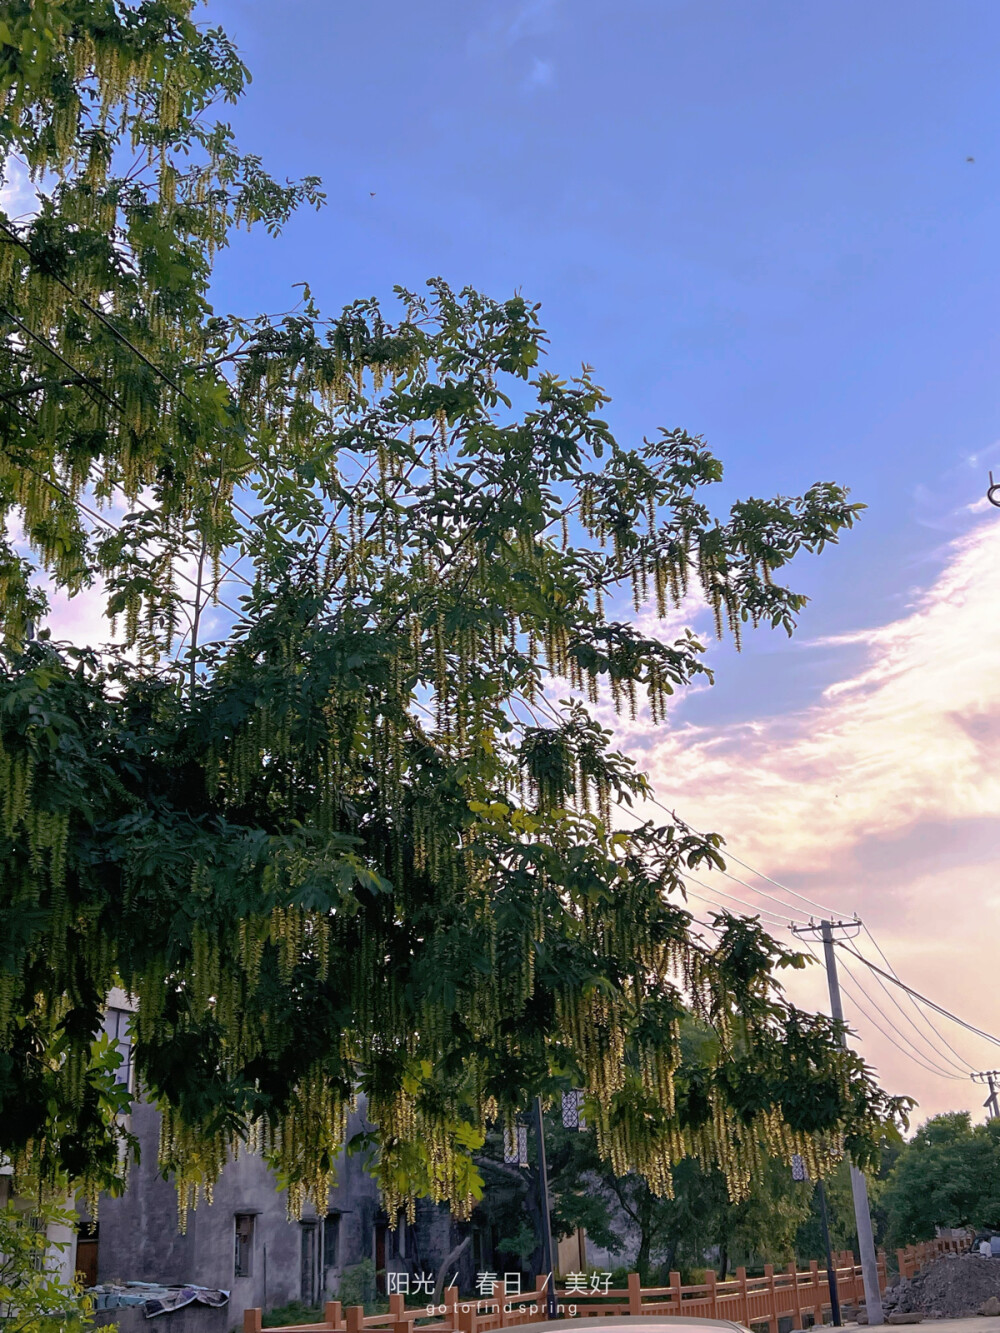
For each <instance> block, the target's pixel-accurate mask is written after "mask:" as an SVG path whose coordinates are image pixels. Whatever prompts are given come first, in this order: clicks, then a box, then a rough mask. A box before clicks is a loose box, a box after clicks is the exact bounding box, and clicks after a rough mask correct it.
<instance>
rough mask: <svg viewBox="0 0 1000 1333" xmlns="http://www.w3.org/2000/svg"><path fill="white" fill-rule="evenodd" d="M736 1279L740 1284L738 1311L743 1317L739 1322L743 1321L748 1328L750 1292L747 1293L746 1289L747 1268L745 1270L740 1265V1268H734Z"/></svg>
mask: <svg viewBox="0 0 1000 1333" xmlns="http://www.w3.org/2000/svg"><path fill="white" fill-rule="evenodd" d="M736 1280H737V1282H739V1284H740V1313H741V1314H742V1315H743V1318H742V1320H741V1321H740V1322H741V1323H743V1324H745V1325H746V1326H747V1328H749V1327H750V1293H749V1291H748V1290H747V1270H746V1269H745V1268H742V1267H741V1268H737V1270H736Z"/></svg>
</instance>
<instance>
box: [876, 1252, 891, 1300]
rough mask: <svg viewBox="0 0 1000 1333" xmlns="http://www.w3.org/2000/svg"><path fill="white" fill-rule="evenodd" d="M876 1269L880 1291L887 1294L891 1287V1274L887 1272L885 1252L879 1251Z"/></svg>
mask: <svg viewBox="0 0 1000 1333" xmlns="http://www.w3.org/2000/svg"><path fill="white" fill-rule="evenodd" d="M875 1267H876V1268H877V1269H878V1289H879V1291H881V1292H883V1293H884V1292H885V1289H886V1287H888V1285H889V1274H888V1272H887V1270H886V1260H885V1250H879V1252H878V1258H877V1259H876V1261H875Z"/></svg>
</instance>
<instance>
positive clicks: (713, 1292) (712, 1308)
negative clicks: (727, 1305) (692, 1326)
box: [705, 1268, 719, 1319]
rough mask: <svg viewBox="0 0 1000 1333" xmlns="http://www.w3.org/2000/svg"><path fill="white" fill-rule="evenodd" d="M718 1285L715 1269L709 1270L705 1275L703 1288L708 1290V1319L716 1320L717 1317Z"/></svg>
mask: <svg viewBox="0 0 1000 1333" xmlns="http://www.w3.org/2000/svg"><path fill="white" fill-rule="evenodd" d="M718 1284H719V1279H718V1276H717V1275H716V1272H715V1269H714V1268H710V1269H709V1270H708V1272H707V1273H706V1274H705V1286H706V1287H707V1288H708V1300H709V1306H708V1310H709V1314H708V1317H709V1319H718V1317H719V1292H718Z"/></svg>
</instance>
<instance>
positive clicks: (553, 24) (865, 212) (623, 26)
mask: <svg viewBox="0 0 1000 1333" xmlns="http://www.w3.org/2000/svg"><path fill="white" fill-rule="evenodd" d="M208 13H209V15H210V16H211V17H212V18H213V19H215V20H218V21H220V22H221V23H222V24H223V26H225V27H226V28H227V30H228V31H229V32H230V34H231V35H232V36H233V37H234V38H235V39H236V41H237V43H238V44H239V46H240V48H241V49H242V51H243V52H244V53H245V56H246V58H247V61H248V63H249V65H250V67H251V69H252V71H253V73H254V84H253V86H252V88H251V92H250V95H249V97H248V98H247V99H246V101H245V102H244V103H243V104H242V105H241V106H240V107H239V108H237V109H236V111H235V113H234V115H233V122H234V125H235V127H236V129H237V132H238V137H239V138H240V140H241V142H242V143H243V145H244V147H245V148H246V149H248V150H252V151H255V152H260V153H261V154H262V155H263V156H264V158H265V161H266V162H267V164H268V165H269V166H270V168H271V169H272V170H274V171H276V172H278V173H280V174H286V173H287V174H289V175H293V176H294V175H301V174H306V173H317V174H319V175H321V176H322V177H323V178H324V180H325V182H326V187H327V190H328V194H329V206H328V207H327V208H326V209H325V210H324V211H323V212H322V213H321V214H319V215H313V214H303V215H301V216H299V217H298V218H297V219H296V220H295V221H294V222H293V223H292V224H291V225H290V226H289V228H288V230H287V232H286V234H285V237H284V239H283V240H282V241H280V242H278V243H274V242H271V241H269V240H268V239H267V238H266V237H264V236H263V235H262V236H259V237H256V236H255V237H252V238H250V239H247V240H241V241H240V242H239V243H238V244H236V245H235V246H234V247H233V249H232V250H231V251H230V252H229V253H228V254H226V255H224V256H223V257H222V259H221V261H220V264H219V270H218V272H219V277H218V284H217V289H216V296H217V301H218V304H219V306H220V307H222V308H226V309H238V310H240V311H243V312H247V313H249V312H252V311H255V310H259V309H270V310H282V309H285V308H287V306H288V305H289V304H290V301H289V290H290V287H291V284H293V283H295V282H299V281H302V280H308V282H309V283H310V285H311V286H312V289H313V292H314V294H315V296H316V297H317V299H318V301H319V302H320V304H321V305H322V306H323V307H325V308H326V309H327V310H329V311H333V310H335V309H336V308H337V307H338V306H339V305H341V304H344V303H346V302H348V301H350V300H353V299H355V298H357V297H362V296H370V295H378V296H383V297H387V296H388V295H389V293H390V292H391V289H392V287H393V285H394V284H396V283H401V284H404V285H406V286H418V285H419V284H421V283H422V282H423V281H424V280H425V279H426V278H428V277H430V276H433V275H442V276H444V277H445V278H446V279H448V280H449V281H450V282H451V283H452V284H454V285H458V286H461V285H464V284H467V283H468V284H472V285H475V286H478V287H480V288H482V289H483V290H485V291H487V292H489V293H490V294H492V295H495V296H498V297H503V296H506V295H508V294H509V293H510V292H512V291H514V290H520V291H523V292H524V293H525V295H526V296H528V297H529V298H531V299H532V300H537V301H540V302H541V303H542V306H543V322H544V323H545V325H546V327H547V328H548V330H549V333H550V337H551V349H550V361H551V364H552V365H553V366H554V367H555V368H557V369H559V370H561V371H565V372H566V373H573V372H574V371H575V370H576V368H577V367H578V366H579V364H580V363H581V362H583V361H586V362H588V363H590V364H591V365H593V366H594V367H595V371H596V375H597V378H598V380H599V382H601V383H603V384H604V385H605V386H606V387H607V388H608V390H609V391H610V392H611V394H612V395H613V400H614V401H613V403H612V405H611V408H610V413H609V415H610V419H611V422H612V424H613V426H614V428H615V429H616V430H617V432H618V433H619V435H620V437H621V438H622V439H623V440H628V439H635V438H637V437H639V436H641V435H642V434H643V433H649V432H652V431H654V430H655V429H656V428H657V427H659V426H668V427H672V426H676V425H682V426H685V427H686V428H687V429H688V430H690V431H692V432H698V433H703V434H704V435H705V436H706V438H707V440H708V441H709V443H710V444H711V445H712V446H713V447H714V449H715V450H716V452H717V453H718V454H719V455H720V456H721V457H722V458H723V459H724V461H725V463H726V465H727V476H726V481H725V483H724V484H723V485H722V486H720V487H719V488H718V490H719V503H720V505H724V504H726V503H728V501H730V500H731V499H733V498H735V497H736V496H738V495H745V494H748V493H757V494H762V493H764V494H770V493H774V492H780V493H784V494H796V493H800V492H801V491H802V490H804V489H805V488H806V487H807V486H808V485H809V484H810V483H812V482H813V481H816V480H827V479H833V480H838V481H841V482H844V483H846V484H847V485H849V486H850V487H851V488H852V491H853V493H854V496H855V498H856V499H859V500H862V501H864V502H865V503H866V504H867V505H868V506H869V509H868V512H867V513H866V515H865V516H864V519H863V521H862V523H861V525H860V527H859V528H858V529H857V530H856V532H854V533H852V534H849V535H848V536H847V537H846V538H845V541H844V543H843V545H842V546H841V547H840V548H839V549H837V550H835V551H831V552H828V553H827V554H825V555H824V556H823V557H822V558H821V559H819V560H813V561H807V562H806V563H805V564H804V565H803V566H801V567H800V568H799V569H797V571H796V579H797V586H798V587H800V588H801V589H802V590H803V591H806V592H808V593H809V594H810V595H811V596H812V598H813V602H812V604H811V606H810V607H809V609H808V610H807V613H806V615H805V617H804V619H803V624H802V632H801V635H800V637H798V638H797V639H796V640H795V641H793V642H792V643H789V642H788V641H787V640H785V639H784V638H783V636H780V635H774V634H771V633H769V632H761V633H760V634H758V635H756V636H751V638H750V639H749V641H748V643H747V645H746V649H745V651H744V653H743V654H742V656H741V657H739V658H736V657H735V655H734V654H733V652H732V650H731V648H729V647H727V646H719V645H713V646H712V649H711V652H710V656H711V658H712V660H713V662H714V664H715V665H716V666H717V667H719V668H720V672H719V680H718V684H717V686H716V687H715V688H714V689H713V690H711V691H704V692H698V693H696V694H694V695H693V696H691V697H689V698H688V699H687V700H685V701H682V702H681V703H680V704H679V705H678V707H677V708H676V710H675V713H674V718H673V728H672V730H670V731H669V732H665V731H664V730H663V729H662V728H661V729H656V728H653V727H652V726H651V724H650V723H649V720H648V719H646V718H640V719H639V721H638V723H636V724H634V725H626V726H625V727H624V728H623V735H622V739H623V743H624V744H625V745H626V746H627V747H628V748H630V749H632V750H633V751H634V752H635V754H636V755H637V757H639V758H640V759H641V761H642V762H643V763H644V764H645V765H646V766H647V767H648V768H649V771H650V773H651V775H652V776H653V778H654V780H655V781H656V783H657V789H658V791H659V792H660V794H661V796H662V798H663V799H664V800H665V801H666V802H667V803H668V804H671V805H674V804H675V803H676V804H677V805H678V808H679V809H680V811H681V813H682V814H684V815H686V817H688V818H689V819H691V820H692V821H693V822H694V823H696V824H698V825H699V826H701V827H712V828H718V829H721V830H722V831H724V832H725V833H726V834H727V836H728V837H729V839H730V848H731V849H732V850H733V851H735V852H736V853H737V855H740V856H742V857H743V858H744V860H746V861H747V862H749V863H750V864H752V865H754V866H756V867H757V868H759V869H764V870H766V871H767V873H769V874H770V875H773V876H774V877H775V878H776V879H777V880H778V881H779V882H780V883H781V884H783V885H789V886H791V887H792V888H794V889H796V890H797V891H799V892H801V893H804V894H806V895H807V896H809V897H811V898H816V899H818V900H819V901H820V902H822V903H823V904H824V905H826V904H829V903H832V905H833V906H834V907H835V908H836V909H837V910H838V911H842V912H846V913H850V912H853V911H855V910H858V911H861V912H862V914H863V915H864V917H865V919H866V921H867V922H868V923H869V924H870V925H871V926H872V928H873V930H874V931H875V933H876V934H877V936H878V937H879V939H880V940H881V941H882V943H883V944H884V946H885V947H886V949H887V952H888V953H889V955H890V957H891V958H892V959H893V961H894V962H895V964H896V965H897V966H898V967H899V969H900V972H901V973H902V974H903V975H904V976H905V977H906V978H907V979H908V980H909V981H911V982H912V983H913V984H916V985H918V986H920V987H923V988H924V989H925V990H926V991H929V992H930V993H931V994H932V995H933V996H934V997H935V998H936V999H938V1000H939V1001H940V1002H942V1003H944V1004H946V1005H949V1006H951V1007H952V1008H953V1009H955V1010H956V1011H958V1012H960V1013H964V1014H966V1015H968V1016H969V1017H970V1018H972V1019H974V1020H975V1021H976V1022H978V1023H979V1024H981V1025H985V1026H987V1027H989V1026H991V1025H992V1027H993V1030H995V1031H1000V998H997V997H996V996H995V995H994V994H993V992H995V989H996V988H995V987H985V986H984V980H985V979H986V978H987V977H989V976H990V975H992V974H994V973H995V960H994V958H993V954H992V947H993V946H992V944H991V941H992V940H995V932H994V931H992V930H984V929H983V924H984V921H987V920H995V917H996V913H997V911H1000V890H998V888H997V887H996V886H1000V858H998V855H997V852H996V850H995V849H996V847H997V846H998V844H1000V838H998V834H1000V683H998V676H1000V673H998V672H997V671H996V669H995V668H996V662H997V658H998V655H1000V616H998V615H997V614H996V612H997V597H996V593H995V590H994V586H993V585H994V578H993V571H994V570H995V569H996V568H997V566H998V558H1000V515H998V514H997V513H996V511H995V510H989V509H988V507H985V506H984V504H983V503H982V500H981V497H982V495H983V491H984V489H985V483H986V471H987V469H988V468H989V467H990V466H991V465H993V466H995V467H996V468H997V471H998V472H1000V445H998V442H1000V422H998V416H1000V404H998V399H997V383H998V377H997V358H998V351H1000V331H998V327H997V319H996V311H997V309H998V296H1000V266H998V264H997V262H996V246H997V236H998V234H1000V204H998V200H1000V191H998V185H1000V133H998V125H1000V115H998V112H1000V105H998V103H1000V91H998V89H1000V80H998V79H997V69H998V67H1000V65H998V56H1000V6H998V5H997V4H996V3H995V0H950V3H948V4H941V3H940V0H879V3H877V4H872V3H871V0H863V2H859V0H794V2H790V0H766V3H747V0H738V2H737V0H615V3H613V4H612V3H607V2H605V0H490V2H489V3H484V2H482V0H464V2H463V3H458V2H456V0H449V2H448V3H446V2H445V0H421V3H419V4H414V3H412V0H408V2H404V0H369V2H368V3H366V4H363V5H358V4H348V3H345V2H344V0H282V3H280V4H276V3H274V2H273V0H211V3H210V5H209V8H208ZM968 158H974V159H975V160H974V161H972V162H969V161H967V159H968ZM977 501H978V502H979V503H977ZM694 614H695V620H696V623H698V624H699V626H700V627H704V622H703V620H702V619H701V618H700V617H699V616H698V613H697V611H696V612H695V613H694ZM609 720H610V719H609ZM733 869H734V870H735V871H736V873H737V874H738V875H740V876H741V877H742V878H743V879H745V881H746V883H745V884H744V885H743V886H742V887H737V886H736V885H734V883H733V882H732V881H730V880H726V881H723V880H721V879H716V880H713V881H712V882H711V883H710V885H709V887H708V889H707V890H706V892H707V894H708V895H709V897H710V898H711V895H712V894H713V893H716V892H723V891H727V890H728V891H730V892H732V891H734V890H735V892H736V893H737V894H739V895H741V896H744V897H749V898H751V899H753V900H755V901H756V902H757V903H758V905H759V906H761V907H762V908H764V909H765V910H770V911H772V912H777V913H778V915H779V916H783V915H793V914H797V913H800V912H801V913H803V914H805V915H808V913H809V910H810V909H809V907H808V906H806V905H805V904H804V903H803V902H802V900H800V899H796V898H794V897H793V896H792V895H790V894H788V893H786V892H785V891H784V890H783V889H781V890H779V889H777V887H776V886H775V885H774V884H769V883H768V881H767V880H766V879H761V878H759V877H758V876H756V875H754V874H751V873H750V872H749V871H748V870H746V869H743V868H741V867H736V866H733ZM767 892H770V893H771V894H772V895H773V896H772V897H771V898H764V897H761V896H760V895H761V894H762V893H767ZM777 903H785V904H787V907H786V908H779V907H778V906H777V905H776V904H777ZM696 905H697V906H698V907H699V910H707V909H706V907H705V905H704V904H696ZM769 924H771V925H772V926H773V925H774V924H775V923H774V922H769ZM868 947H869V949H870V946H868ZM956 963H957V964H958V965H956ZM860 982H861V984H863V985H866V986H867V988H868V990H869V991H870V992H872V993H873V996H874V999H872V1000H869V1002H868V1004H867V1005H865V1004H864V1002H863V1001H862V1000H861V992H860V989H859V988H858V986H859V979H858V978H850V979H849V978H848V977H846V976H845V983H847V984H850V985H852V986H853V987H855V988H856V989H854V991H853V994H854V996H856V997H857V1002H855V1000H854V999H852V998H851V992H849V993H848V998H847V1013H848V1018H849V1020H850V1021H851V1022H853V1023H854V1024H855V1025H856V1027H857V1030H858V1032H859V1035H860V1040H861V1042H862V1049H863V1051H864V1053H865V1054H866V1056H867V1057H868V1058H869V1060H871V1061H873V1062H874V1063H875V1064H876V1065H877V1067H878V1068H879V1071H880V1073H881V1075H882V1077H883V1079H884V1081H885V1083H886V1085H887V1086H888V1087H890V1088H891V1089H892V1090H893V1091H901V1092H911V1093H915V1094H916V1095H917V1096H918V1098H919V1099H920V1103H921V1110H920V1112H919V1115H924V1114H927V1113H929V1112H932V1111H935V1110H941V1109H945V1108H947V1107H956V1106H968V1107H971V1108H973V1109H974V1110H976V1111H977V1112H978V1111H979V1103H980V1101H981V1097H980V1095H979V1090H978V1089H977V1088H975V1087H974V1086H973V1085H971V1084H970V1083H969V1081H968V1080H967V1079H966V1080H964V1081H963V1079H962V1078H961V1077H959V1076H956V1077H953V1078H951V1079H948V1078H946V1077H945V1076H944V1073H943V1072H942V1070H943V1071H945V1072H947V1071H949V1070H950V1071H951V1073H952V1074H954V1071H955V1067H956V1066H955V1063H952V1064H948V1063H947V1061H948V1058H949V1056H948V1055H947V1054H943V1052H946V1051H948V1050H949V1049H950V1048H947V1047H945V1046H943V1045H942V1043H941V1042H940V1041H938V1040H937V1039H936V1038H935V1037H934V1036H933V1035H932V1034H930V1031H929V1029H926V1027H924V1026H923V1020H918V1023H917V1027H913V1024H912V1022H911V1023H910V1026H907V1019H906V1018H905V1017H904V1016H903V1015H902V1014H901V1013H897V1012H896V1010H895V1009H893V1008H892V1006H891V1004H890V1002H889V1000H888V997H886V996H882V995H881V993H880V992H879V993H878V994H877V995H874V986H873V981H872V978H871V977H870V976H868V977H867V978H865V977H863V976H862V977H861V978H860ZM796 985H797V986H798V992H797V995H796V997H797V998H799V999H801V1000H802V1001H803V1002H804V1003H809V1004H813V1005H817V1006H818V1005H820V1004H823V1003H825V999H824V988H823V984H822V979H821V975H820V972H819V969H813V970H812V972H811V973H810V974H809V975H808V976H807V977H806V978H805V979H804V980H801V981H799V982H797V983H796ZM874 1000H878V1001H879V1006H878V1007H880V1008H881V1009H882V1010H883V1011H886V1010H887V1011H888V1012H889V1013H890V1014H891V1015H893V1016H894V1017H895V1028H888V1027H887V1026H886V1020H885V1018H884V1017H882V1019H881V1026H882V1028H883V1031H882V1032H880V1031H879V1030H878V1028H877V1027H876V1026H875V1023H874V1018H875V1017H876V1016H877V1008H876V1005H875V1003H874ZM911 1017H912V1016H911ZM918 1028H920V1029H922V1030H923V1033H924V1040H923V1043H921V1039H920V1033H919V1031H918ZM893 1031H895V1033H896V1035H895V1037H894V1036H893V1035H892V1034H893ZM901 1033H902V1034H905V1036H901V1035H900V1034H901ZM945 1035H946V1037H947V1038H948V1040H949V1041H950V1042H952V1043H953V1044H954V1046H955V1049H956V1050H957V1051H958V1058H957V1065H958V1067H959V1070H961V1067H962V1066H967V1065H968V1064H971V1066H972V1067H975V1068H984V1067H990V1066H991V1065H993V1064H995V1063H996V1052H995V1049H993V1048H991V1047H990V1046H989V1045H987V1044H983V1043H978V1044H977V1043H976V1042H975V1041H974V1040H973V1039H971V1038H968V1037H967V1036H963V1035H962V1034H960V1033H959V1032H958V1030H956V1029H953V1028H951V1027H947V1028H946V1031H945ZM906 1037H909V1038H910V1050H909V1054H904V1053H903V1052H902V1051H901V1050H900V1049H899V1047H900V1046H901V1045H902V1046H904V1047H905V1046H906V1044H907V1043H906ZM914 1046H915V1048H916V1049H918V1050H920V1051H922V1053H923V1058H924V1062H925V1065H926V1064H927V1063H928V1062H929V1063H930V1064H931V1065H934V1066H935V1069H936V1072H935V1071H934V1070H929V1069H927V1068H925V1067H924V1066H922V1065H920V1064H919V1063H915V1062H914V1060H913V1058H911V1057H912V1054H913V1049H914ZM951 1058H952V1059H953V1061H954V1058H955V1053H954V1051H952V1052H951Z"/></svg>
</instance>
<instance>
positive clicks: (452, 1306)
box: [347, 1287, 458, 1333]
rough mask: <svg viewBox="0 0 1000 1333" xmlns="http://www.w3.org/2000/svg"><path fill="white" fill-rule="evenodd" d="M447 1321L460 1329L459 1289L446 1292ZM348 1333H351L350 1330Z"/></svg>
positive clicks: (446, 1289) (447, 1288) (454, 1288)
mask: <svg viewBox="0 0 1000 1333" xmlns="http://www.w3.org/2000/svg"><path fill="white" fill-rule="evenodd" d="M444 1305H445V1315H444V1317H445V1319H446V1320H447V1321H448V1323H449V1324H450V1325H451V1327H452V1328H454V1329H457V1328H458V1288H457V1287H446V1288H445V1291H444ZM347 1333H351V1330H350V1329H348V1330H347Z"/></svg>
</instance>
